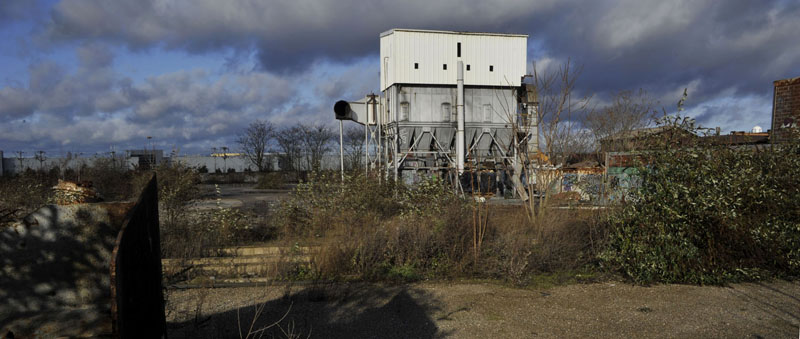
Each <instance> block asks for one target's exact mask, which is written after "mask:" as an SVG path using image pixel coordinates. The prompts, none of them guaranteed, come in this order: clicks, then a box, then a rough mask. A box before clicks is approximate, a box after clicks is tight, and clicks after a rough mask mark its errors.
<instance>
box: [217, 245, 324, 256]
mask: <svg viewBox="0 0 800 339" xmlns="http://www.w3.org/2000/svg"><path fill="white" fill-rule="evenodd" d="M316 249H317V248H316V247H308V246H293V247H286V246H236V247H225V248H220V249H217V250H216V251H214V252H216V253H218V255H220V256H230V257H242V256H250V255H281V254H308V253H312V252H314V251H315V250H316Z"/></svg>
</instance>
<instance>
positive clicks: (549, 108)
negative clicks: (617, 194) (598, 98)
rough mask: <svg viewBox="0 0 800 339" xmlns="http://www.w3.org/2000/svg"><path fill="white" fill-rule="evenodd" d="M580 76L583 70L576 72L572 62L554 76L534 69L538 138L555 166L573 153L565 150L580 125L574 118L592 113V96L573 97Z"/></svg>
mask: <svg viewBox="0 0 800 339" xmlns="http://www.w3.org/2000/svg"><path fill="white" fill-rule="evenodd" d="M580 73H581V67H578V68H577V69H575V68H574V67H573V65H572V61H571V60H567V62H565V63H564V64H563V65H560V66H559V68H558V69H557V70H555V71H553V72H545V73H541V72H539V71H538V70H537V68H536V65H535V64H534V66H533V74H532V82H533V86H534V89H535V90H536V93H537V95H538V99H539V107H538V109H537V117H538V121H537V122H538V123H539V135H541V137H542V139H543V140H542V141H544V150H545V153H546V154H547V156H548V157H550V161H551V162H553V164H556V165H557V164H563V163H564V161H565V160H566V158H567V156H568V155H569V153H570V151H571V150H569V149H566V148H565V147H564V146H565V145H568V144H569V142H568V140H570V139H572V138H573V137H574V133H575V132H576V131H577V127H578V126H577V121H576V120H575V119H573V116H579V115H581V114H585V112H586V111H587V110H589V109H590V107H589V102H590V100H591V97H590V96H583V97H577V96H576V97H573V95H572V94H573V92H574V90H575V83H576V82H577V80H578V76H579V75H580ZM540 148H541V145H540Z"/></svg>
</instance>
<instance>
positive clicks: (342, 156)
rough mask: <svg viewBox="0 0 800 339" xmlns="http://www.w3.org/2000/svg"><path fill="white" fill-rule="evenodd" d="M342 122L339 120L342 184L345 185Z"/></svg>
mask: <svg viewBox="0 0 800 339" xmlns="http://www.w3.org/2000/svg"><path fill="white" fill-rule="evenodd" d="M343 133H344V132H343V128H342V120H339V165H340V166H341V168H342V183H344V138H343V136H342V135H343Z"/></svg>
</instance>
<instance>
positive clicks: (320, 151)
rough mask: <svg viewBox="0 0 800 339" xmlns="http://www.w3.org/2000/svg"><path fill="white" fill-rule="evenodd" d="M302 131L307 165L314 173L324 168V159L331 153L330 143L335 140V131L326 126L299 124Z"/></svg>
mask: <svg viewBox="0 0 800 339" xmlns="http://www.w3.org/2000/svg"><path fill="white" fill-rule="evenodd" d="M298 127H299V128H300V130H301V131H302V135H301V136H302V138H301V142H302V146H303V153H305V158H306V165H307V166H308V169H310V170H312V171H318V170H319V169H320V168H321V167H322V158H323V157H324V156H325V154H327V153H328V152H330V143H331V141H332V140H333V137H334V134H333V131H331V129H330V128H329V127H327V126H324V125H304V124H299V125H298Z"/></svg>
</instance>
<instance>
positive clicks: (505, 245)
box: [278, 175, 600, 285]
mask: <svg viewBox="0 0 800 339" xmlns="http://www.w3.org/2000/svg"><path fill="white" fill-rule="evenodd" d="M594 219H595V215H594V214H593V213H580V214H577V215H576V214H574V213H568V212H567V213H561V212H554V213H551V214H548V218H542V219H539V220H541V221H542V222H541V223H540V224H531V222H530V219H529V218H528V217H527V216H526V215H525V211H523V210H521V209H520V208H519V207H518V206H509V207H503V206H491V205H488V204H486V203H478V202H475V201H473V200H472V199H464V198H461V197H459V196H457V195H455V194H453V193H452V191H451V190H450V189H449V188H448V187H447V186H446V185H445V183H444V182H442V181H441V180H439V179H437V178H433V179H431V180H429V181H423V182H422V183H419V184H417V185H416V186H407V185H403V184H400V183H395V182H392V181H388V182H387V181H380V180H378V178H369V179H368V178H365V177H363V176H358V175H356V176H348V177H346V179H345V183H344V185H340V183H339V178H338V176H336V175H319V176H315V177H312V178H311V180H310V181H309V182H306V183H301V184H300V185H299V186H298V187H297V189H296V191H295V194H294V195H293V197H292V198H291V199H289V200H288V201H286V202H285V203H284V204H283V206H282V208H281V214H280V217H279V219H278V220H279V221H278V222H279V224H280V229H281V230H282V232H283V236H284V237H285V238H286V239H287V240H290V241H292V242H303V243H307V244H316V245H319V246H320V247H321V252H320V253H319V254H318V255H317V256H316V258H315V261H314V267H312V270H313V272H312V274H311V275H312V276H314V277H317V278H326V279H365V280H399V281H408V280H418V279H442V278H456V277H462V278H474V277H477V278H496V279H502V280H507V281H509V282H513V283H515V284H520V285H525V284H528V283H529V282H530V281H531V279H532V277H533V276H535V275H536V274H537V273H542V272H555V271H562V270H579V269H582V268H585V267H586V265H587V264H588V263H590V262H591V261H592V258H594V253H595V251H596V250H598V249H599V248H600V244H593V243H592V241H591V239H593V236H592V233H594V237H595V238H597V237H598V235H597V233H598V232H599V231H598V230H597V229H596V228H595V227H594V226H595V223H594V222H593V220H594ZM480 220H483V221H480ZM481 222H482V223H483V225H484V226H481V224H480V223H481ZM481 239H482V240H481ZM593 245H594V246H593Z"/></svg>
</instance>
